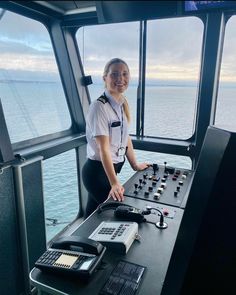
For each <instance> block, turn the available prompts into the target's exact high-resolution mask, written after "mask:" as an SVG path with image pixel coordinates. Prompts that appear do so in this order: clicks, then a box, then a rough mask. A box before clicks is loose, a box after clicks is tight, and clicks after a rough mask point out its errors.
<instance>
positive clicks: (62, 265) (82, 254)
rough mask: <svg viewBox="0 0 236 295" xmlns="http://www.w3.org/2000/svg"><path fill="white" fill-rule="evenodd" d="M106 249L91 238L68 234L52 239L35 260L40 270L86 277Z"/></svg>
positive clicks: (89, 274)
mask: <svg viewBox="0 0 236 295" xmlns="http://www.w3.org/2000/svg"><path fill="white" fill-rule="evenodd" d="M105 251H106V247H104V246H103V245H102V244H101V243H99V242H96V241H94V240H92V239H88V238H84V237H78V236H69V237H61V238H59V239H58V240H56V241H54V242H53V243H52V245H51V247H50V248H49V249H48V250H47V251H46V252H45V253H44V254H43V255H42V256H41V257H40V258H39V259H38V260H37V261H36V263H35V266H36V267H37V268H39V269H41V270H45V271H51V272H58V273H61V274H71V275H76V276H79V277H81V278H83V279H88V278H89V277H90V276H91V275H92V273H93V272H94V270H95V269H96V267H97V266H98V265H99V263H100V262H101V260H102V257H103V255H104V253H105Z"/></svg>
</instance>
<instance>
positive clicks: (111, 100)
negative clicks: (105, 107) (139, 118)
mask: <svg viewBox="0 0 236 295" xmlns="http://www.w3.org/2000/svg"><path fill="white" fill-rule="evenodd" d="M104 94H105V96H106V97H107V99H108V101H109V103H110V104H111V106H112V107H113V108H116V107H117V106H119V107H121V106H122V105H123V103H124V100H125V98H124V96H123V97H122V100H121V101H120V102H117V100H116V99H115V98H114V97H113V96H112V95H111V94H110V92H109V91H108V90H107V89H105V91H104Z"/></svg>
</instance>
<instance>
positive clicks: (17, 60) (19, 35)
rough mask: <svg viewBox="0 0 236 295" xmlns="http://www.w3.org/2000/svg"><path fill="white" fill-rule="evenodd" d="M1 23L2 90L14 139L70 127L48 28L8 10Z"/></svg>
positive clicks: (11, 135)
mask: <svg viewBox="0 0 236 295" xmlns="http://www.w3.org/2000/svg"><path fill="white" fill-rule="evenodd" d="M0 26H1V30H0V64H1V67H0V93H1V100H2V104H3V108H4V112H5V116H6V121H7V126H8V130H9V134H10V138H11V141H12V143H15V142H19V141H23V140H27V139H32V138H35V137H39V136H42V135H46V134H50V133H54V132H58V131H62V130H65V129H68V128H69V127H70V125H71V119H70V115H69V111H68V108H67V104H66V99H65V96H64V92H63V89H62V84H61V81H60V77H59V73H58V69H57V65H56V61H55V57H54V53H53V48H52V44H51V41H50V37H49V34H48V31H47V30H46V28H45V27H44V26H43V25H42V24H41V23H39V22H36V21H34V20H32V19H28V18H26V17H23V16H20V15H17V14H15V13H12V12H8V11H6V12H5V13H4V12H2V13H1V19H0Z"/></svg>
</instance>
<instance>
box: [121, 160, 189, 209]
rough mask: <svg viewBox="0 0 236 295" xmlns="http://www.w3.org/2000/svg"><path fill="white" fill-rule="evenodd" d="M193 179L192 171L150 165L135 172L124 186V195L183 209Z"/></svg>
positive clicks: (165, 164)
mask: <svg viewBox="0 0 236 295" xmlns="http://www.w3.org/2000/svg"><path fill="white" fill-rule="evenodd" d="M192 178H193V171H192V170H187V169H178V168H175V167H170V166H167V163H166V162H164V165H158V164H156V163H154V164H152V165H151V166H150V167H148V168H147V169H145V170H143V171H138V172H136V173H135V174H134V175H133V176H132V177H131V178H130V179H129V180H128V181H127V182H126V183H125V184H124V188H125V195H126V196H129V197H133V198H138V199H144V200H149V201H152V202H155V203H162V204H166V205H171V206H175V207H180V206H182V207H185V204H184V205H183V204H182V203H183V200H184V199H186V197H187V193H188V191H189V189H190V185H191V182H192Z"/></svg>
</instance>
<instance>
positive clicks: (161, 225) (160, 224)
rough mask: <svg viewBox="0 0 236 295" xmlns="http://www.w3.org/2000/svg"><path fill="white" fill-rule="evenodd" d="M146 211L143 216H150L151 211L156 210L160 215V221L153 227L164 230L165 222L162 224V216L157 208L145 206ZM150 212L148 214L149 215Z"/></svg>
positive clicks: (166, 225)
mask: <svg viewBox="0 0 236 295" xmlns="http://www.w3.org/2000/svg"><path fill="white" fill-rule="evenodd" d="M146 209H147V211H144V212H145V213H144V212H143V214H145V215H146V214H151V210H156V211H158V212H159V213H160V221H159V222H157V223H156V224H155V225H156V227H157V228H160V229H165V228H167V227H168V224H167V223H166V222H164V215H163V213H162V212H161V210H159V209H157V208H153V207H151V206H147V207H146ZM149 212H150V213H149Z"/></svg>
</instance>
